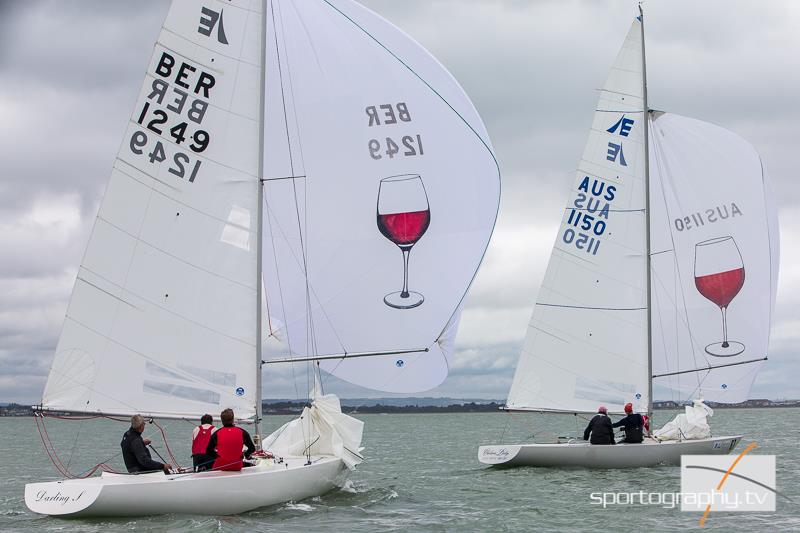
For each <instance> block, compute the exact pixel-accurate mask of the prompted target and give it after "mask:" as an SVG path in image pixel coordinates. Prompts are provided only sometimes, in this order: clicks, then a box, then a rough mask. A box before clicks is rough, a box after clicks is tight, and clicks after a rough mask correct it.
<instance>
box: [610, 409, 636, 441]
mask: <svg viewBox="0 0 800 533" xmlns="http://www.w3.org/2000/svg"><path fill="white" fill-rule="evenodd" d="M625 413H626V414H627V415H628V416H626V417H625V418H623V419H622V420H620V421H619V422H615V423H614V424H613V425H612V426H611V427H615V428H618V427H622V428H623V429H624V430H625V440H623V441H622V442H627V443H628V444H639V443H641V442H642V441H643V440H644V433H643V431H642V429H643V428H644V417H643V416H642V415H640V414H639V413H634V412H633V404H630V403H626V404H625Z"/></svg>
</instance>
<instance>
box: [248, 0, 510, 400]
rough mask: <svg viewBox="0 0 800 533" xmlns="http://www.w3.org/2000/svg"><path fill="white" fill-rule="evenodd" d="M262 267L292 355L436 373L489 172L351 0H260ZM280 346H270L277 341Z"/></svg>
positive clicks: (341, 372)
mask: <svg viewBox="0 0 800 533" xmlns="http://www.w3.org/2000/svg"><path fill="white" fill-rule="evenodd" d="M266 31H267V38H266V41H267V47H266V56H265V57H266V68H265V76H266V78H265V80H266V97H265V98H266V101H265V107H266V110H265V117H266V119H265V129H266V131H265V139H264V141H265V145H264V149H265V173H264V178H265V180H266V181H265V201H266V209H265V216H264V224H265V231H264V233H265V237H264V250H265V258H264V278H265V283H266V294H267V304H268V308H269V309H268V312H269V316H270V317H271V319H275V320H272V329H273V331H274V332H275V333H276V335H277V336H279V337H281V338H283V339H285V343H286V348H288V351H289V352H290V354H291V355H292V356H317V355H330V354H345V353H347V354H354V353H365V352H366V353H374V352H395V351H409V352H410V353H401V354H397V355H386V356H378V357H363V358H353V359H347V358H344V359H333V360H329V361H323V362H322V368H323V369H324V370H326V371H328V372H331V373H333V374H335V375H336V376H338V377H340V378H342V379H345V380H347V381H350V382H352V383H356V384H359V385H363V386H366V387H370V388H373V389H378V390H384V391H394V392H411V391H421V390H426V389H430V388H432V387H435V386H436V385H438V384H439V383H441V382H442V381H443V380H444V378H445V377H446V375H447V370H448V358H449V357H450V355H451V352H452V336H453V335H454V333H455V328H456V324H457V319H458V312H459V309H460V305H461V302H462V299H463V297H464V295H465V293H466V291H467V289H468V287H469V285H470V283H471V281H472V279H473V277H474V275H475V273H476V271H477V268H478V266H479V264H480V262H481V259H482V257H483V254H484V252H485V249H486V246H487V244H488V241H489V237H490V235H491V232H492V229H493V226H494V222H495V218H496V214H497V209H498V203H499V185H500V182H499V171H498V167H497V163H496V161H495V159H494V155H493V152H492V148H491V145H490V141H489V138H488V135H487V132H486V130H485V127H484V125H483V123H482V121H481V119H480V117H479V116H478V114H477V112H476V111H475V109H474V107H473V105H472V103H471V102H470V100H469V99H468V97H467V96H466V95H465V94H464V92H463V90H462V89H461V88H460V86H459V85H458V83H457V82H456V81H455V80H454V79H453V77H452V76H451V75H450V74H449V73H448V72H447V71H446V70H445V69H444V68H443V67H442V65H441V64H440V63H439V62H437V61H436V60H435V59H434V58H433V57H432V56H431V55H430V54H429V53H428V52H427V51H426V50H424V49H423V48H422V47H421V46H420V45H418V44H417V43H416V42H414V41H413V40H412V39H411V38H410V37H408V36H407V35H405V34H404V33H403V32H401V31H400V30H398V29H397V28H396V27H394V26H393V25H391V24H390V23H388V22H387V21H385V20H384V19H382V18H381V17H379V16H378V15H376V14H375V13H373V12H371V11H369V10H367V9H366V8H364V7H362V6H360V5H359V4H357V3H355V2H353V1H350V0H328V1H325V0H323V1H314V2H289V1H279V0H275V1H271V2H268V11H267V28H266ZM280 355H281V356H285V351H284V352H283V353H281V354H280Z"/></svg>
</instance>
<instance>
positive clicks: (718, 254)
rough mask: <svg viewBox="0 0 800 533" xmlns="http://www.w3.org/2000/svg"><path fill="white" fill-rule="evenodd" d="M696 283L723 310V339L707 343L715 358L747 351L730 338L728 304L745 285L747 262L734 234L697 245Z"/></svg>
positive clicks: (700, 291) (699, 290)
mask: <svg viewBox="0 0 800 533" xmlns="http://www.w3.org/2000/svg"><path fill="white" fill-rule="evenodd" d="M694 257H695V259H694V284H695V287H697V291H698V292H699V293H700V294H702V295H703V296H704V297H705V298H707V299H708V300H710V301H712V302H714V303H715V304H717V306H719V308H720V311H721V312H722V342H715V343H711V344H709V345H708V346H706V353H708V354H709V355H713V356H715V357H732V356H734V355H739V354H740V353H742V352H743V351H744V344H742V343H741V342H736V341H729V340H728V316H727V310H728V306H729V305H730V304H731V302H732V301H733V299H734V298H736V295H737V294H739V291H740V290H741V289H742V287H743V286H744V279H745V273H744V265H743V263H742V255H741V254H740V253H739V247H738V246H736V241H735V240H734V239H733V237H730V236H728V237H718V238H716V239H709V240H707V241H703V242H700V243H697V244H696V245H695V256H694Z"/></svg>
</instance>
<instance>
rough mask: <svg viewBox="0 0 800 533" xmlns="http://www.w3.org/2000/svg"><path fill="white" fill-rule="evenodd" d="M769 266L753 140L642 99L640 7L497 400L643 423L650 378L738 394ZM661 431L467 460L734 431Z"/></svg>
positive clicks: (771, 288) (674, 387)
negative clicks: (628, 412) (638, 418)
mask: <svg viewBox="0 0 800 533" xmlns="http://www.w3.org/2000/svg"><path fill="white" fill-rule="evenodd" d="M645 126H646V127H645ZM777 271H778V224H777V216H776V209H775V206H774V202H773V198H772V192H771V189H770V186H769V184H768V182H767V178H766V175H765V173H764V170H763V167H762V164H761V159H760V157H759V155H758V154H757V153H756V151H755V150H754V148H753V147H752V146H751V145H750V144H748V143H747V142H745V141H744V140H742V139H741V138H739V137H738V136H736V135H734V134H733V133H731V132H729V131H726V130H724V129H722V128H720V127H718V126H716V125H713V124H709V123H706V122H701V121H699V120H695V119H691V118H686V117H681V116H679V115H674V114H671V113H664V112H660V111H653V110H651V109H650V108H649V106H648V102H647V84H646V69H645V53H644V28H643V20H642V16H641V9H640V16H639V17H637V18H636V19H635V20H634V21H633V23H632V25H631V28H630V31H629V32H628V35H627V37H626V39H625V42H624V44H623V46H622V49H621V51H620V52H619V55H618V56H617V58H616V61H615V63H614V66H613V67H612V69H611V73H610V74H609V77H608V80H607V81H606V83H605V85H604V87H603V89H601V91H600V98H599V103H598V106H597V110H596V112H595V115H594V120H593V123H592V128H591V131H590V134H589V141H588V143H587V145H586V149H585V151H584V153H583V157H582V159H581V162H580V165H579V169H578V172H577V176H576V179H575V182H574V186H573V189H572V190H571V193H570V199H569V203H568V205H567V208H566V209H565V212H564V217H563V219H562V222H561V226H560V229H559V232H558V236H557V237H556V243H555V245H554V247H553V252H552V255H551V258H550V262H549V265H548V269H547V272H546V274H545V278H544V281H543V283H542V286H541V289H540V292H539V296H538V299H537V302H536V305H535V307H534V311H533V316H532V318H531V321H530V325H529V329H528V333H527V337H526V339H525V343H524V346H523V349H522V354H521V356H520V359H519V363H518V366H517V370H516V374H515V376H514V380H513V384H512V386H511V390H510V392H509V395H508V400H507V405H506V408H507V409H508V410H512V411H528V412H546V413H570V414H578V413H596V412H597V409H598V407H599V406H600V405H605V406H607V408H608V411H609V413H616V414H622V412H623V406H624V405H625V404H626V403H628V402H630V403H632V404H633V406H634V411H635V412H638V413H642V414H645V413H646V414H648V415H650V420H651V421H652V408H653V407H652V406H653V385H654V383H655V385H656V387H658V390H659V391H660V392H661V393H662V394H665V395H670V394H671V396H667V397H671V398H675V399H679V400H685V399H687V398H692V397H694V398H705V399H706V400H712V401H716V402H726V403H736V402H740V401H743V400H745V399H747V397H748V393H749V390H750V386H751V384H752V382H753V379H754V378H755V376H756V373H757V372H758V369H759V368H760V367H761V365H762V364H763V361H764V360H766V358H767V347H768V341H769V330H770V318H771V315H772V310H773V308H774V303H775V294H776V287H777V274H778V272H777ZM745 272H746V275H745ZM703 407H704V406H701V405H699V404H698V405H697V406H696V408H697V409H698V411H697V412H700V413H701V414H702V416H701V420H700V425H701V426H703V425H705V411H703ZM687 409H688V410H689V411H688V414H689V415H690V416H694V413H695V411H694V409H695V407H690V408H687ZM671 427H672V430H671V431H664V432H655V435H656V436H659V435H660V436H661V438H656V439H652V438H648V439H645V442H644V443H643V444H621V445H620V444H618V445H616V446H600V445H591V444H589V443H588V442H585V441H583V439H582V435H581V436H578V437H577V438H575V439H563V440H560V441H559V442H556V443H531V444H511V445H509V444H500V445H489V446H481V447H480V448H479V450H478V459H479V461H480V462H481V463H484V464H488V465H503V466H516V465H533V466H581V467H610V468H619V467H633V466H654V465H659V464H679V462H680V456H681V455H682V454H725V453H729V452H730V451H731V450H733V448H734V447H735V446H736V445H737V444H738V442H739V441H740V439H741V435H731V436H713V437H712V436H711V435H710V433H709V431H708V426H705V428H706V431H705V434H704V432H699V433H698V434H694V435H686V434H685V432H684V434H682V433H681V431H680V430H679V429H676V427H675V425H674V424H673V425H672V426H671ZM667 437H669V438H670V440H666V439H667Z"/></svg>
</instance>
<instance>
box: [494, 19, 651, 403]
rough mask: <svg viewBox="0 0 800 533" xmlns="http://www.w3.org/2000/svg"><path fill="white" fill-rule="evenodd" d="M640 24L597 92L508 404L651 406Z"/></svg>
mask: <svg viewBox="0 0 800 533" xmlns="http://www.w3.org/2000/svg"><path fill="white" fill-rule="evenodd" d="M641 46H642V43H641V26H640V22H639V21H638V20H634V22H633V24H632V25H631V28H630V31H629V32H628V35H627V37H626V39H625V42H624V44H623V46H622V49H621V50H620V52H619V55H618V56H617V58H616V61H615V63H614V66H613V67H612V69H611V73H610V74H609V77H608V80H607V81H606V83H605V85H604V87H603V89H602V90H601V92H600V99H599V102H598V105H597V111H596V113H595V115H594V120H593V123H592V129H591V131H590V133H589V140H588V142H587V144H586V148H585V150H584V153H583V157H582V159H581V162H580V165H579V168H578V172H577V175H576V178H575V182H574V185H573V187H572V189H571V193H570V200H569V203H568V204H567V208H566V209H565V211H564V218H563V220H562V223H561V227H560V228H559V231H558V236H557V237H556V242H555V245H554V247H553V253H552V255H551V257H550V263H549V264H548V267H547V272H546V274H545V278H544V281H543V283H542V286H541V288H540V290H539V295H538V298H537V303H536V306H535V307H534V311H533V316H532V317H531V321H530V325H529V328H528V334H527V336H526V339H525V344H524V346H523V349H522V354H521V355H520V359H519V363H518V365H517V371H516V374H515V376H514V381H513V384H512V386H511V391H510V392H509V397H508V401H507V405H508V407H509V408H512V409H522V410H551V411H570V412H579V411H584V412H594V411H595V410H596V409H597V407H598V406H599V405H600V404H605V405H606V407H607V408H608V409H609V411H610V412H622V410H623V406H624V404H625V403H626V402H632V403H634V406H635V409H636V410H639V411H644V410H646V408H647V404H648V398H647V394H648V383H649V380H648V372H647V327H646V325H647V310H646V290H647V289H646V287H647V280H646V275H645V272H646V260H645V253H646V232H645V215H644V208H645V181H644V179H645V178H644V177H645V168H644V164H645V162H644V138H643V135H644V129H643V113H642V108H643V99H642V48H641Z"/></svg>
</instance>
